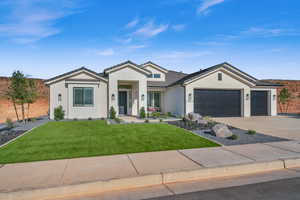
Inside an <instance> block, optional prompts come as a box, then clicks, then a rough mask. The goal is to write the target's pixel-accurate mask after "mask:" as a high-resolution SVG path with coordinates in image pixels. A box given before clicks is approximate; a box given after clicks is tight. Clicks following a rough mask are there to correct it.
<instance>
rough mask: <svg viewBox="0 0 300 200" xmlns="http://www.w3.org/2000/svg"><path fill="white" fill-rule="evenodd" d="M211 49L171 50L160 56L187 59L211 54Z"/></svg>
mask: <svg viewBox="0 0 300 200" xmlns="http://www.w3.org/2000/svg"><path fill="white" fill-rule="evenodd" d="M211 54H212V52H211V51H171V52H167V53H163V54H161V55H159V56H158V58H163V59H187V58H196V57H202V56H207V55H211Z"/></svg>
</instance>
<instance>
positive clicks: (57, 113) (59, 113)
mask: <svg viewBox="0 0 300 200" xmlns="http://www.w3.org/2000/svg"><path fill="white" fill-rule="evenodd" d="M64 117H65V111H64V110H63V108H62V106H58V107H56V108H55V109H54V119H55V120H56V121H59V120H63V119H64Z"/></svg>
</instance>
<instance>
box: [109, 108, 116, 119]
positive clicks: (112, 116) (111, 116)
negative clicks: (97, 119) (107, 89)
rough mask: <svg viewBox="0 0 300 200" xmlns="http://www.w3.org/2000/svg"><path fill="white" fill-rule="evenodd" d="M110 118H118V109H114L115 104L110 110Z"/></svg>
mask: <svg viewBox="0 0 300 200" xmlns="http://www.w3.org/2000/svg"><path fill="white" fill-rule="evenodd" d="M109 118H110V119H116V111H115V109H114V107H113V106H111V107H110V110H109Z"/></svg>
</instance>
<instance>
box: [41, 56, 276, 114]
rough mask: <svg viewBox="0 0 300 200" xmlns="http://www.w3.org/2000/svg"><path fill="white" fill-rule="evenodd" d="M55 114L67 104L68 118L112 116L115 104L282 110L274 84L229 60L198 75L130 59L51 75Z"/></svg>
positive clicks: (127, 110)
mask: <svg viewBox="0 0 300 200" xmlns="http://www.w3.org/2000/svg"><path fill="white" fill-rule="evenodd" d="M45 83H46V84H47V85H48V86H49V87H50V118H51V119H53V118H54V109H55V108H56V107H58V106H62V107H63V109H64V111H65V118H68V119H73V118H78V119H84V118H102V117H104V118H106V117H108V115H109V110H110V108H111V107H113V108H114V109H115V111H116V113H117V115H132V116H138V115H139V112H140V109H141V108H142V107H144V109H145V110H146V112H148V111H153V110H156V111H159V112H163V113H167V112H171V113H172V114H174V115H177V116H185V115H186V114H188V113H190V112H195V113H200V114H201V115H203V116H212V117H220V116H222V117H223V116H225V117H249V116H257V115H261V116H268V115H269V116H274V115H277V97H276V88H277V87H278V86H279V85H277V84H274V83H267V82H262V81H259V80H258V79H256V78H254V77H253V76H250V75H249V74H247V73H245V72H243V71H241V70H239V69H238V68H236V67H234V66H232V65H230V64H229V63H226V62H225V63H221V64H218V65H215V66H212V67H209V68H207V69H204V70H200V71H197V72H195V73H192V74H185V73H182V72H176V71H172V70H168V69H166V68H163V67H161V66H159V65H157V64H155V63H153V62H150V61H149V62H147V63H145V64H142V65H138V64H135V63H133V62H131V61H126V62H123V63H121V64H118V65H115V66H112V67H110V68H106V69H105V70H104V71H103V72H102V73H97V72H95V71H92V70H89V69H87V68H85V67H81V68H79V69H76V70H74V71H70V72H67V73H65V74H62V75H59V76H56V77H54V78H51V79H48V80H46V81H45Z"/></svg>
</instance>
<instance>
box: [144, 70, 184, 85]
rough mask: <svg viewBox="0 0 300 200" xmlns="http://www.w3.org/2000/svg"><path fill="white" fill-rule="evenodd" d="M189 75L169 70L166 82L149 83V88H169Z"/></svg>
mask: <svg viewBox="0 0 300 200" xmlns="http://www.w3.org/2000/svg"><path fill="white" fill-rule="evenodd" d="M187 75H188V74H185V73H182V72H176V71H172V70H169V71H168V73H166V79H165V81H147V85H148V87H167V86H169V85H171V84H172V83H174V82H176V81H178V80H180V79H182V78H183V77H185V76H187Z"/></svg>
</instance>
